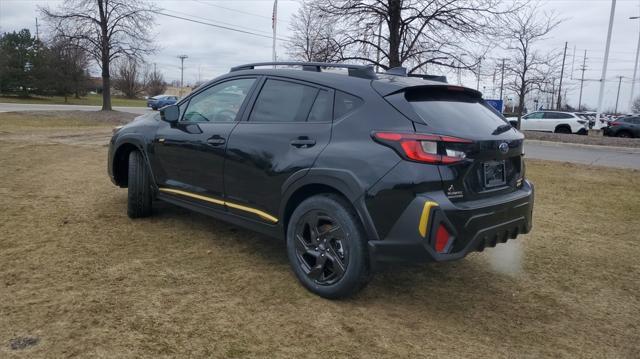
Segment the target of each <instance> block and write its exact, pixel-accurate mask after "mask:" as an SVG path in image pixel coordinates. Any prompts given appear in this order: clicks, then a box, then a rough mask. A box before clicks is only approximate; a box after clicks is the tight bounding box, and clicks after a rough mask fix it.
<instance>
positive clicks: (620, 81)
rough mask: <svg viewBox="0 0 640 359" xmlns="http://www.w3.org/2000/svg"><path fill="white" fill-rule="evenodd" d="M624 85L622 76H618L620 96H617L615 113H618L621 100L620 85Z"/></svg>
mask: <svg viewBox="0 0 640 359" xmlns="http://www.w3.org/2000/svg"><path fill="white" fill-rule="evenodd" d="M621 84H622V76H618V94H617V95H616V109H615V110H613V112H614V113H616V114H617V113H618V99H619V98H620V85H621Z"/></svg>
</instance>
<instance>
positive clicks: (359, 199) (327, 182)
mask: <svg viewBox="0 0 640 359" xmlns="http://www.w3.org/2000/svg"><path fill="white" fill-rule="evenodd" d="M312 172H313V173H312ZM340 172H346V171H340ZM345 176H347V177H346V178H345ZM364 192H365V189H364V188H363V187H361V186H359V183H358V181H357V180H356V179H355V178H353V176H352V175H351V176H349V175H348V174H346V173H341V174H340V175H339V176H337V177H336V176H332V175H331V174H327V173H321V172H320V171H317V170H316V171H314V169H312V170H310V172H309V174H308V175H307V176H305V177H303V178H301V179H299V180H298V181H296V183H293V184H292V185H290V186H289V187H288V188H287V190H286V191H285V192H284V193H283V196H282V198H283V203H282V205H281V206H280V208H281V210H280V218H281V219H282V220H281V223H282V226H283V230H284V233H286V230H287V226H288V224H289V219H290V217H291V214H292V213H293V211H294V210H295V208H296V207H297V206H298V204H300V203H301V202H302V201H304V200H305V199H307V198H309V197H311V196H314V195H317V194H321V193H334V194H337V195H339V196H341V197H343V198H344V199H345V200H346V201H347V202H348V203H349V204H350V205H351V206H352V208H353V210H354V211H355V213H356V215H357V216H358V218H359V219H360V223H361V224H362V226H363V228H364V230H365V233H366V235H367V237H368V239H378V235H377V232H376V230H375V227H374V226H373V222H372V220H371V217H370V216H369V213H368V211H367V209H366V207H365V205H364V200H363V194H364ZM285 237H286V235H285Z"/></svg>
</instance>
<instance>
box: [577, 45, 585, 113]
mask: <svg viewBox="0 0 640 359" xmlns="http://www.w3.org/2000/svg"><path fill="white" fill-rule="evenodd" d="M586 69H587V50H584V57H583V58H582V67H581V68H580V70H581V71H582V77H580V97H579V98H578V111H581V110H582V86H583V85H584V71H585V70H586Z"/></svg>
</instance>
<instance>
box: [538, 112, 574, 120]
mask: <svg viewBox="0 0 640 359" xmlns="http://www.w3.org/2000/svg"><path fill="white" fill-rule="evenodd" d="M544 118H545V119H549V120H559V119H565V118H573V116H572V115H571V114H568V113H558V112H545V114H544Z"/></svg>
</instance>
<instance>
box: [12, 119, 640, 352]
mask: <svg viewBox="0 0 640 359" xmlns="http://www.w3.org/2000/svg"><path fill="white" fill-rule="evenodd" d="M34 116H38V118H37V119H35V118H33V117H34ZM74 116H75V115H73V114H67V113H62V114H57V115H49V116H48V117H43V116H41V114H35V113H31V114H23V115H17V114H6V113H5V114H0V195H1V196H2V200H1V201H0V357H1V358H14V357H16V358H38V357H48V358H58V357H73V356H81V357H110V358H111V357H130V358H138V357H151V358H157V357H224V358H227V357H228V358H244V357H260V358H263V357H291V358H299V357H312V358H331V357H340V358H342V357H363V358H377V357H386V358H400V357H440V358H444V357H446V358H456V357H457V358H469V357H473V358H476V357H482V358H522V357H528V358H538V357H593V358H604V357H607V358H638V357H640V246H639V241H640V235H639V233H640V220H639V217H638V215H639V214H640V191H639V190H638V188H640V172H637V171H629V170H613V169H605V168H595V167H593V168H590V167H586V166H577V165H570V164H562V163H549V162H534V161H529V162H528V171H529V177H530V178H531V179H532V180H533V181H534V182H535V183H536V191H537V192H536V208H535V219H534V229H533V232H532V233H531V234H529V235H526V236H522V237H519V238H518V239H517V240H515V241H512V242H509V243H507V244H505V245H501V246H499V247H498V248H496V249H493V250H488V251H486V252H484V253H476V254H472V255H470V256H468V257H467V258H466V259H464V260H461V261H458V262H454V263H442V264H424V265H419V266H404V267H392V268H387V269H385V270H384V271H382V272H381V273H378V275H377V276H376V277H375V279H374V280H373V282H372V283H371V284H370V285H369V286H368V287H367V288H366V289H365V290H364V291H363V292H361V293H360V294H359V295H357V296H356V297H354V298H352V299H349V300H344V301H328V300H324V299H321V298H319V297H317V296H314V295H312V294H310V293H309V292H307V291H306V290H304V289H303V288H302V287H301V286H300V285H298V283H297V282H296V279H295V277H294V275H293V274H292V272H291V271H290V270H289V267H288V263H287V258H286V255H285V252H284V249H283V244H282V243H280V242H278V241H275V240H271V239H268V238H264V237H263V236H260V235H258V234H255V233H252V232H249V231H246V230H243V229H240V228H236V227H233V226H231V225H228V224H225V223H223V222H220V221H217V220H214V219H211V218H207V217H204V216H201V215H198V214H194V213H190V212H188V211H186V210H182V209H179V208H176V207H173V206H170V205H166V204H159V205H158V206H156V207H155V209H156V213H155V215H154V216H153V217H151V218H148V219H143V220H135V221H134V220H130V219H128V218H127V216H126V213H125V202H126V190H123V189H119V188H116V187H114V186H113V185H112V184H111V183H110V181H109V179H108V178H107V174H106V150H107V148H106V146H105V143H106V139H107V137H108V136H109V134H110V127H111V126H112V125H111V124H110V123H111V122H113V121H114V119H113V118H108V119H104V118H102V119H96V118H93V119H90V120H84V121H85V122H83V120H82V119H79V120H74V119H73V117H74ZM80 116H82V115H77V117H78V118H79V117H80ZM67 117H70V118H72V119H70V120H65V118H67ZM79 122H81V123H79Z"/></svg>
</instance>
